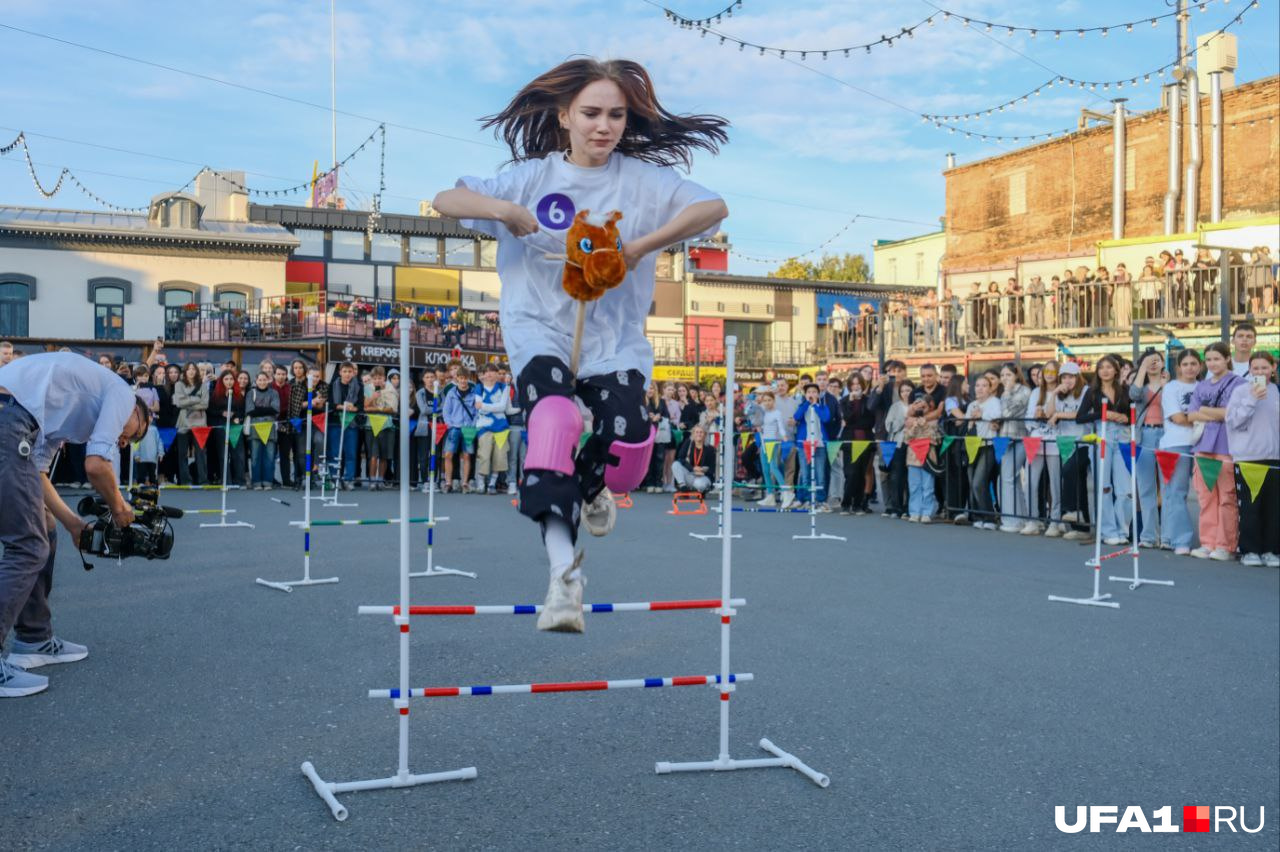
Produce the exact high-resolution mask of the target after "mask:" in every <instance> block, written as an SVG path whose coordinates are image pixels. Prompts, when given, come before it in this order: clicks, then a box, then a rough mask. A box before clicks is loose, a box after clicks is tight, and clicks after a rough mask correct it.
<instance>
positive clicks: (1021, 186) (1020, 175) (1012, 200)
mask: <svg viewBox="0 0 1280 852" xmlns="http://www.w3.org/2000/svg"><path fill="white" fill-rule="evenodd" d="M1026 212H1027V173H1026V172H1014V173H1013V174H1011V175H1009V215H1010V216H1021V215H1022V214H1023V213H1026Z"/></svg>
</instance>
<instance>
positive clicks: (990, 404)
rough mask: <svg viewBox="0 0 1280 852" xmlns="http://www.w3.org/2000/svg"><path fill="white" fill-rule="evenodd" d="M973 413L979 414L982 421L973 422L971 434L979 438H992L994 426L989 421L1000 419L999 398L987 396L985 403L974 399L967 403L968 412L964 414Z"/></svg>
mask: <svg viewBox="0 0 1280 852" xmlns="http://www.w3.org/2000/svg"><path fill="white" fill-rule="evenodd" d="M975 411H978V412H980V413H981V416H982V419H981V420H975V421H973V433H974V434H975V435H977V436H978V437H979V438H994V437H995V436H996V425H995V424H994V423H992V422H991V421H993V420H999V419H1000V398H999V397H997V396H989V397H987V398H986V400H985V401H982V400H977V399H975V400H974V401H973V402H971V403H969V410H968V411H967V412H965V413H966V414H972V413H973V412H975Z"/></svg>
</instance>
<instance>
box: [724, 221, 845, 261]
mask: <svg viewBox="0 0 1280 852" xmlns="http://www.w3.org/2000/svg"><path fill="white" fill-rule="evenodd" d="M860 218H863V217H862V214H860V213H855V214H853V218H852V219H850V220H849V221H847V222H845V223H844V224H843V225H841V226H840V229H839V230H838V231H836V232H835V233H834V234H832V235H831V236H829V237H827V238H826V239H825V240H823V241H822V242H821V243H819V244H818V245H816V246H814V247H813V248H811V249H809V250H808V251H802V252H799V253H798V254H789V255H787V256H786V257H758V256H756V255H750V254H744V253H742V252H740V251H738V250H737V249H735V248H733V247H730V248H729V253H730V254H732V255H733V256H734V257H736V258H739V259H740V260H746V261H749V262H751V263H786V262H787V261H788V260H799V259H800V258H802V257H807V256H809V255H811V254H816V253H817V252H820V251H822V250H823V249H825V248H827V247H828V246H830V245H831V244H832V243H834V242H835V241H836V240H837V239H839V238H840V237H841V236H843V235H844V232H845V231H847V230H849V229H850V228H852V227H853V224H854V223H855V222H857V221H858V220H859V219H860Z"/></svg>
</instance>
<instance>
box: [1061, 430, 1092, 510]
mask: <svg viewBox="0 0 1280 852" xmlns="http://www.w3.org/2000/svg"><path fill="white" fill-rule="evenodd" d="M1068 512H1078V513H1079V514H1080V520H1079V522H1078V523H1075V524H1072V525H1071V526H1072V528H1073V529H1076V530H1081V531H1084V530H1087V529H1088V528H1089V451H1088V450H1087V449H1086V448H1085V447H1077V448H1076V451H1075V452H1073V453H1072V454H1071V456H1070V457H1069V458H1068V459H1067V460H1066V461H1064V462H1063V463H1062V513H1063V514H1064V515H1065V514H1066V513H1068Z"/></svg>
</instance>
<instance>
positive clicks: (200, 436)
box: [191, 426, 213, 450]
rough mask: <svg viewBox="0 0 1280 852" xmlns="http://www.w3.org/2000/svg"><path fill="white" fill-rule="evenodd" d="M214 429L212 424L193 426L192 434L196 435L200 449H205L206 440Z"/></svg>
mask: <svg viewBox="0 0 1280 852" xmlns="http://www.w3.org/2000/svg"><path fill="white" fill-rule="evenodd" d="M212 431H213V427H212V426H192V427H191V434H192V435H194V436H195V439H196V444H198V445H199V447H200V449H202V450H203V449H204V443H205V441H207V440H209V433H210V432H212Z"/></svg>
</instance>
